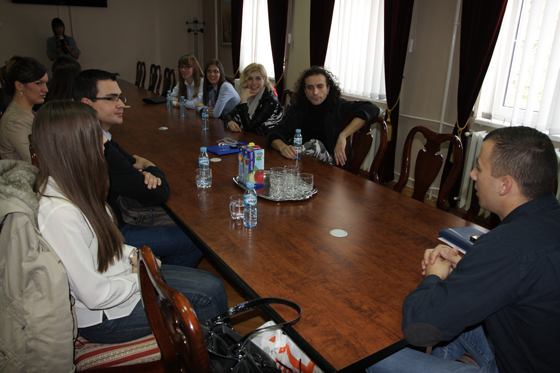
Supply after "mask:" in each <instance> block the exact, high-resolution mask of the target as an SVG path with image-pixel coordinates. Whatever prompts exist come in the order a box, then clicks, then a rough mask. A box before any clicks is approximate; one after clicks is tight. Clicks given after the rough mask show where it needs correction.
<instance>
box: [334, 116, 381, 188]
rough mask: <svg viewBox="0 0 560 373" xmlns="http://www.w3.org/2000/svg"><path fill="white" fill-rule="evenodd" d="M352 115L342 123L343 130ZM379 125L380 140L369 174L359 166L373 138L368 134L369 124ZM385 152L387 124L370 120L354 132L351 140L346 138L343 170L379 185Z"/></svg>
mask: <svg viewBox="0 0 560 373" xmlns="http://www.w3.org/2000/svg"><path fill="white" fill-rule="evenodd" d="M352 115H353V113H350V114H349V115H348V116H347V117H346V120H345V122H344V128H346V126H348V125H349V124H350V122H351V120H352ZM373 123H379V125H380V126H381V134H380V135H381V138H380V140H381V141H380V143H379V148H378V149H377V153H376V154H375V158H374V159H373V162H372V164H371V168H370V172H369V173H368V172H367V171H364V170H362V169H360V166H361V165H362V163H363V162H364V159H365V158H366V156H367V154H368V153H369V150H370V148H371V146H372V144H373V136H372V135H370V134H369V132H370V129H371V126H370V124H373ZM386 150H387V123H386V122H385V120H384V119H383V118H381V117H375V118H372V119H371V120H370V121H369V123H366V124H365V125H364V126H363V127H362V128H360V129H359V130H358V131H356V132H354V134H353V135H352V138H351V139H350V138H348V141H347V143H346V150H345V151H346V159H347V162H346V164H347V166H345V167H344V168H345V169H347V170H348V171H350V172H351V173H353V174H356V175H359V176H365V177H367V178H368V179H370V180H371V181H374V182H376V183H379V176H378V172H379V166H380V165H381V161H382V159H383V157H384V156H385V151H386Z"/></svg>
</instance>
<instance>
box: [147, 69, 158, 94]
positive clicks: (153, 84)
mask: <svg viewBox="0 0 560 373" xmlns="http://www.w3.org/2000/svg"><path fill="white" fill-rule="evenodd" d="M160 88H161V66H160V65H154V64H151V65H150V83H149V84H148V91H151V92H154V93H156V94H159V89H160Z"/></svg>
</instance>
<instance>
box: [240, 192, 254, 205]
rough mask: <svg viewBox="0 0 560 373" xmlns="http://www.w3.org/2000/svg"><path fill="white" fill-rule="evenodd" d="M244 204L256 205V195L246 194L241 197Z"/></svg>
mask: <svg viewBox="0 0 560 373" xmlns="http://www.w3.org/2000/svg"><path fill="white" fill-rule="evenodd" d="M243 200H244V203H245V206H256V205H257V196H255V195H253V194H248V195H245V197H243Z"/></svg>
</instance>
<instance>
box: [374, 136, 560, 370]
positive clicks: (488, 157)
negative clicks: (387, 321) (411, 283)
mask: <svg viewBox="0 0 560 373" xmlns="http://www.w3.org/2000/svg"><path fill="white" fill-rule="evenodd" d="M557 171H558V164H557V156H556V153H555V151H554V146H553V145H552V142H551V141H550V139H549V138H548V136H547V135H545V134H543V133H541V132H539V131H537V130H535V129H532V128H528V127H509V128H503V129H498V130H494V131H492V132H490V134H488V136H487V137H486V138H485V139H484V143H483V145H482V150H481V152H480V155H479V157H478V161H477V165H476V167H475V169H474V170H473V171H472V172H471V175H470V176H471V178H472V179H473V180H474V181H475V188H476V190H477V195H478V198H479V201H480V205H481V206H482V207H483V208H485V209H487V210H489V211H492V212H494V213H496V214H497V215H498V216H499V217H500V219H501V223H500V225H499V226H498V227H496V228H494V229H493V230H492V231H490V232H488V233H487V234H485V235H483V236H481V237H480V238H479V239H478V240H477V241H476V243H475V244H474V245H473V246H472V247H471V248H470V249H469V251H468V252H467V254H466V255H465V256H464V258H462V259H461V257H460V256H458V255H457V253H456V252H455V251H453V250H452V249H451V248H450V247H448V246H445V245H440V246H438V247H436V248H435V249H430V250H427V251H426V253H425V255H424V259H423V260H422V269H423V274H424V275H425V276H426V277H425V278H424V280H423V281H422V282H421V283H420V285H419V286H418V287H417V288H416V290H414V291H413V292H412V293H410V294H409V295H408V296H407V297H406V298H405V301H404V304H403V323H402V327H403V334H404V337H405V339H406V340H407V341H408V342H409V343H410V344H412V345H415V346H422V347H426V346H435V347H436V348H434V350H433V353H432V356H430V355H427V354H424V353H421V352H418V351H414V350H411V349H404V350H402V351H400V352H397V353H396V354H394V355H392V356H390V357H388V358H387V359H385V360H382V361H381V362H379V363H378V364H376V365H374V366H372V367H370V368H368V372H389V371H391V372H471V371H473V372H560V355H559V354H558V352H557V349H558V346H560V205H559V203H558V200H557V199H556V198H555V196H554V194H553V193H552V190H553V185H554V180H555V179H556V177H557ZM465 352H468V353H470V354H471V355H472V356H473V358H474V359H475V360H476V361H477V363H478V364H479V365H480V368H477V367H475V366H467V365H465V364H461V363H458V362H456V361H454V360H455V359H457V358H459V357H460V356H461V355H463V354H464V353H465Z"/></svg>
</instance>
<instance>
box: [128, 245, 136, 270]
mask: <svg viewBox="0 0 560 373" xmlns="http://www.w3.org/2000/svg"><path fill="white" fill-rule="evenodd" d="M136 254H138V249H137V248H135V249H134V250H132V251H131V252H130V255H128V262H129V263H130V265H131V266H133V267H134V263H133V262H132V259H133V258H134V255H136Z"/></svg>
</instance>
